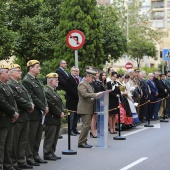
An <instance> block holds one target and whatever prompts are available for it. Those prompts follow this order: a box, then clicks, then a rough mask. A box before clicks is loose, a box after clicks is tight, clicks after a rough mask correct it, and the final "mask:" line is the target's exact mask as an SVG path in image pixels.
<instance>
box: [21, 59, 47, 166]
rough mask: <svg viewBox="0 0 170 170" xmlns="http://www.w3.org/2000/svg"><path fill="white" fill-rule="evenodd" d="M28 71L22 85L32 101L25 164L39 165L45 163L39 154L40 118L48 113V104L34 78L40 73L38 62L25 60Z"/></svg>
mask: <svg viewBox="0 0 170 170" xmlns="http://www.w3.org/2000/svg"><path fill="white" fill-rule="evenodd" d="M27 69H28V73H27V74H26V75H25V77H24V79H23V85H24V87H25V88H26V89H27V90H28V92H29V94H30V95H31V98H32V100H33V103H34V105H35V108H34V111H33V112H31V113H30V123H29V134H28V142H27V151H26V157H27V164H28V165H32V166H40V164H39V163H47V161H44V160H42V159H41V158H40V156H39V153H38V151H39V146H40V142H41V137H42V131H43V127H42V118H43V116H44V115H46V114H47V113H48V104H47V100H46V97H45V92H44V89H43V86H42V84H41V83H40V81H39V80H38V79H37V78H36V76H37V75H38V74H39V73H40V70H41V67H40V62H39V61H37V60H30V61H28V62H27Z"/></svg>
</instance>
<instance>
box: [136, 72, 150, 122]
mask: <svg viewBox="0 0 170 170" xmlns="http://www.w3.org/2000/svg"><path fill="white" fill-rule="evenodd" d="M143 78H144V75H143V73H142V72H139V74H138V79H139V82H140V89H141V91H142V96H141V99H140V105H142V104H144V103H145V104H144V105H142V106H141V107H140V109H139V120H140V121H141V122H142V123H146V120H144V117H145V115H146V112H147V107H148V104H147V103H146V102H147V101H148V96H149V89H148V85H147V83H146V82H145V80H144V79H143Z"/></svg>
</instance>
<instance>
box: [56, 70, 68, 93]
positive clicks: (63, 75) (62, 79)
mask: <svg viewBox="0 0 170 170" xmlns="http://www.w3.org/2000/svg"><path fill="white" fill-rule="evenodd" d="M56 73H57V74H58V75H59V77H58V80H59V83H58V87H57V88H56V89H57V90H64V91H66V90H67V85H66V80H67V78H68V75H67V74H66V73H65V72H64V71H63V70H62V69H61V68H60V67H59V68H58V69H57V70H56Z"/></svg>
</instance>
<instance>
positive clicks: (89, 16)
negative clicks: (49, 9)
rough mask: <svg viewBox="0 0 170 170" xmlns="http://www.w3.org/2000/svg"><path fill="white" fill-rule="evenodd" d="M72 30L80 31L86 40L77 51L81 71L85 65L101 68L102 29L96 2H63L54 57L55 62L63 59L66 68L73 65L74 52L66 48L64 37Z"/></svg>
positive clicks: (89, 0) (93, 0) (73, 0)
mask: <svg viewBox="0 0 170 170" xmlns="http://www.w3.org/2000/svg"><path fill="white" fill-rule="evenodd" d="M74 29H78V30H80V31H82V32H83V33H84V34H85V38H86V40H85V44H84V46H83V47H82V48H81V49H80V50H79V51H78V54H79V68H80V69H81V71H82V70H83V69H84V68H85V66H87V65H93V66H95V67H99V68H101V67H103V63H104V58H103V56H104V55H103V48H102V43H101V38H102V28H101V25H100V15H99V13H98V10H97V6H96V0H86V1H84V0H65V1H64V2H63V6H62V9H61V18H60V24H59V27H58V30H59V37H58V43H57V45H56V50H55V57H56V58H57V60H56V61H57V62H59V60H60V59H65V60H66V61H67V63H68V66H73V65H74V51H73V50H71V49H69V47H67V45H66V35H67V34H68V32H69V31H71V30H74Z"/></svg>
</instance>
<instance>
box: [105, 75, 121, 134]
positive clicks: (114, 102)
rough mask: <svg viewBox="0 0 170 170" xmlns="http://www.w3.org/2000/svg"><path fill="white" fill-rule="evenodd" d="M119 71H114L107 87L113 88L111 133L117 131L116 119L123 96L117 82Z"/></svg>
mask: <svg viewBox="0 0 170 170" xmlns="http://www.w3.org/2000/svg"><path fill="white" fill-rule="evenodd" d="M116 78H117V73H116V72H112V74H111V81H109V82H107V89H108V90H111V92H110V93H109V129H110V133H111V134H116V133H117V132H116V131H115V121H116V114H119V112H120V110H119V108H118V106H119V100H120V97H121V93H120V89H119V85H118V84H117V82H116Z"/></svg>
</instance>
